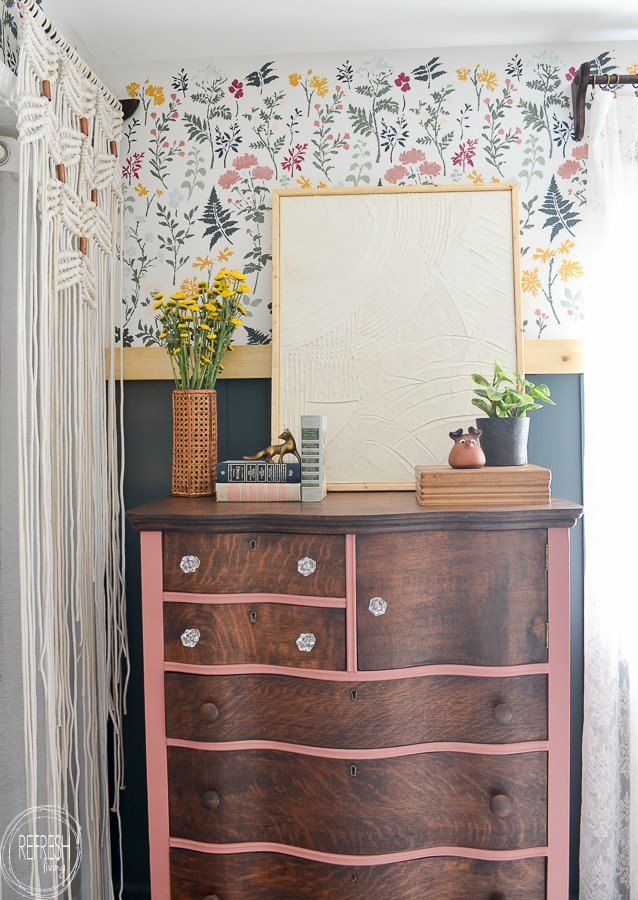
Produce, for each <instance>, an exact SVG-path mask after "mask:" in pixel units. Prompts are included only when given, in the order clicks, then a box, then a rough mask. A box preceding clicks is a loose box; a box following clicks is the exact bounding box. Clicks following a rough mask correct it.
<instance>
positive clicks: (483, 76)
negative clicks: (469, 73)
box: [476, 69, 498, 91]
mask: <svg viewBox="0 0 638 900" xmlns="http://www.w3.org/2000/svg"><path fill="white" fill-rule="evenodd" d="M476 80H477V81H482V82H483V84H484V85H485V87H486V88H487V89H488V91H493V90H494V89H495V88H497V87H498V79H497V77H496V73H495V72H488V70H487V69H481V71H480V72H479V73H478V75H477V76H476Z"/></svg>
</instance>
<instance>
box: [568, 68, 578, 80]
mask: <svg viewBox="0 0 638 900" xmlns="http://www.w3.org/2000/svg"><path fill="white" fill-rule="evenodd" d="M577 74H578V73H577V71H576V69H575V68H574V67H573V66H572V67H571V69H570V70H569V72H568V73H567V74H566V75H565V78H566V79H567V81H571V80H572V79H573V78H575V77H576V75H577Z"/></svg>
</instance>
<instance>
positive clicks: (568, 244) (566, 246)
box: [558, 238, 576, 253]
mask: <svg viewBox="0 0 638 900" xmlns="http://www.w3.org/2000/svg"><path fill="white" fill-rule="evenodd" d="M575 246H576V244H575V243H574V242H573V241H570V240H569V238H568V239H567V240H566V241H563V243H562V244H561V245H560V247H559V248H558V252H559V253H569V251H570V250H573V249H574V247H575Z"/></svg>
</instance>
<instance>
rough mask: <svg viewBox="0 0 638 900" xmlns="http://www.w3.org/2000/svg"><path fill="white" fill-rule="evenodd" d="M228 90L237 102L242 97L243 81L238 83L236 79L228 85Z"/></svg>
mask: <svg viewBox="0 0 638 900" xmlns="http://www.w3.org/2000/svg"><path fill="white" fill-rule="evenodd" d="M228 90H229V91H230V92H231V94H232V95H233V96H234V97H235V99H236V100H239V99H240V97H243V96H244V83H243V81H238V79H237V78H235V80H234V81H233V82H232V84H231V85H229V88H228Z"/></svg>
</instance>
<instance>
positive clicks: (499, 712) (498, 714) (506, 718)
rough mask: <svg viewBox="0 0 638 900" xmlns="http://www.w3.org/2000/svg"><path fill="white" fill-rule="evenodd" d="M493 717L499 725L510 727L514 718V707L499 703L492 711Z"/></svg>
mask: <svg viewBox="0 0 638 900" xmlns="http://www.w3.org/2000/svg"><path fill="white" fill-rule="evenodd" d="M492 715H493V716H494V718H495V719H496V721H497V722H498V724H499V725H508V724H509V723H510V722H511V721H512V718H513V714H512V707H511V706H508V704H507V703H497V705H496V706H495V707H494V709H493V710H492Z"/></svg>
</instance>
